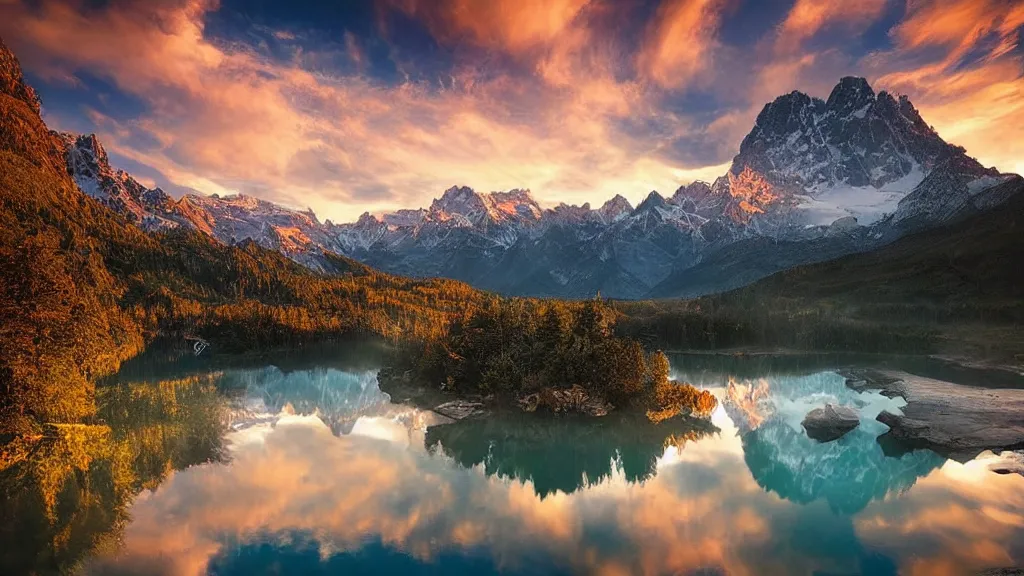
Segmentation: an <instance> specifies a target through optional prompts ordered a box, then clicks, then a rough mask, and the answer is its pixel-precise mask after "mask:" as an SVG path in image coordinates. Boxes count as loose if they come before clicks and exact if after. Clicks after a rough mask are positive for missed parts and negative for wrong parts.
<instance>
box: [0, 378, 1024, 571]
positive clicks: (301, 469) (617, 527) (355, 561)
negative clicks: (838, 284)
mask: <svg viewBox="0 0 1024 576" xmlns="http://www.w3.org/2000/svg"><path fill="white" fill-rule="evenodd" d="M686 368H688V367H686V366H680V365H677V366H676V372H677V374H678V375H681V374H682V373H683V372H686ZM691 375H692V376H693V378H692V379H694V380H699V379H701V378H703V383H704V384H705V385H707V386H713V387H714V388H715V390H716V393H717V394H718V396H719V398H720V399H722V400H723V402H722V406H721V407H720V408H719V409H718V410H717V411H716V412H715V413H714V414H713V416H712V424H713V425H714V427H715V429H716V430H717V431H714V433H710V434H707V432H711V431H712V429H711V428H707V429H700V430H699V431H696V432H694V431H693V430H692V429H690V430H668V429H666V428H660V427H659V428H656V429H653V428H652V429H644V428H643V427H642V426H633V425H632V423H630V422H628V421H627V419H626V418H625V417H624V416H623V415H619V416H616V417H614V418H606V419H602V420H573V419H566V418H563V419H537V418H535V416H536V415H532V416H526V415H519V414H505V415H500V416H499V417H496V418H494V419H490V420H481V421H464V422H458V423H452V422H450V421H447V420H444V419H441V418H440V417H437V416H435V415H433V414H432V413H430V412H423V411H420V410H416V409H414V408H410V407H407V406H402V405H396V404H390V403H388V402H387V399H386V397H385V396H383V395H382V394H381V393H380V392H379V390H378V389H377V388H376V386H375V379H374V377H373V371H372V369H368V368H367V367H365V366H350V367H346V366H340V365H336V364H335V365H331V366H327V365H316V364H313V365H303V366H298V365H293V366H292V367H290V368H287V369H280V368H276V367H269V366H257V367H247V368H246V367H233V368H222V367H218V368H216V369H215V370H213V371H210V372H208V373H206V375H205V376H200V375H199V374H197V373H195V372H194V371H193V372H191V373H190V374H189V375H186V376H182V375H180V374H179V375H173V376H168V377H166V378H165V379H163V380H158V381H149V382H143V381H132V382H129V381H122V382H121V383H120V384H119V385H118V387H117V388H116V389H111V390H106V391H102V393H103V394H105V395H107V396H106V397H107V399H108V400H109V404H108V406H109V407H108V408H105V410H106V412H105V418H106V422H107V424H108V425H109V428H105V430H106V431H105V432H103V431H102V430H100V428H102V427H96V428H92V429H90V430H93V431H94V432H96V431H100V432H98V433H99V436H97V437H90V438H84V437H83V438H80V439H79V440H77V441H67V442H66V443H64V444H60V443H57V442H55V443H53V444H51V445H50V446H52V448H51V450H54V451H55V452H54V454H53V455H52V457H48V458H45V459H33V460H31V462H33V464H32V466H21V467H18V468H19V469H20V470H21V473H20V474H21V475H20V476H19V478H21V479H22V480H24V481H26V482H27V481H31V482H34V484H31V486H32V487H33V488H32V489H31V490H23V488H25V487H26V486H28V484H25V483H24V482H23V483H21V484H9V483H8V482H9V481H11V480H12V477H11V476H10V473H11V472H10V470H7V471H5V472H4V474H7V476H3V477H2V479H0V480H2V482H3V487H4V489H5V495H15V494H23V496H20V497H18V498H15V499H14V500H11V501H8V500H7V499H5V501H4V502H3V503H2V504H0V506H3V509H2V512H3V513H4V514H6V516H5V518H8V517H10V518H16V519H17V522H15V526H16V528H15V529H8V528H5V529H6V530H7V532H5V533H4V537H5V540H4V541H5V546H4V547H3V548H4V552H3V554H4V564H3V568H4V570H3V573H5V574H6V573H11V574H19V573H24V572H27V571H29V569H30V568H33V567H35V568H36V569H39V570H41V571H44V570H48V569H52V568H53V567H55V566H59V567H62V568H65V569H72V570H71V571H79V572H82V573H84V574H173V575H179V574H180V575H190V574H206V573H216V574H254V573H255V574H259V573H270V572H273V573H285V574H300V573H301V574H308V573H339V572H340V573H374V574H377V573H394V574H418V573H465V574H481V573H483V574H486V573H498V572H501V573H511V574H517V573H522V574H547V573H550V574H568V573H577V574H693V573H705V574H740V575H743V574H812V573H819V574H821V573H830V574H858V573H863V574H897V573H902V574H970V573H974V572H977V571H979V570H981V569H985V568H991V567H998V566H1012V565H1018V564H1021V563H1024V545H1022V543H1024V478H1021V477H1020V476H999V475H996V474H992V473H989V472H988V471H987V470H984V469H983V468H982V467H981V466H979V465H976V464H977V463H969V464H967V465H960V464H956V463H952V462H946V463H943V461H942V460H941V459H940V458H938V457H937V456H935V455H933V454H931V453H928V452H915V453H911V454H908V455H907V456H905V457H904V458H901V459H886V458H885V457H884V456H882V455H881V452H880V450H878V449H877V443H875V442H874V436H873V434H874V431H872V430H871V429H870V427H871V425H870V423H868V422H865V424H862V428H861V429H860V430H858V431H856V432H855V434H851V435H849V436H847V437H845V438H843V439H841V440H840V441H838V442H835V443H832V444H828V445H818V444H812V443H810V442H809V441H807V439H806V437H805V436H802V435H800V434H798V433H797V430H796V429H795V428H794V427H793V425H792V420H793V415H794V414H798V413H799V412H800V411H801V410H803V409H804V404H806V403H808V402H811V401H812V399H813V401H819V400H822V399H823V398H826V397H829V398H835V399H836V400H837V401H841V402H860V403H861V404H862V405H861V409H862V411H863V413H864V414H865V417H867V415H868V414H870V413H871V412H872V411H873V410H875V409H876V408H879V407H880V406H881V404H880V403H881V402H882V400H879V399H877V398H873V397H870V396H867V397H865V396H854V395H853V393H852V392H850V391H848V390H846V389H845V386H843V385H842V383H841V380H838V379H837V377H836V376H835V375H833V374H832V373H831V372H828V371H825V370H821V369H820V367H815V368H814V369H813V370H811V371H810V372H799V373H793V372H791V373H787V374H780V373H772V374H760V375H758V374H753V375H745V374H742V373H739V372H737V373H727V372H723V373H718V374H713V373H712V372H711V371H708V370H701V371H700V372H699V374H696V375H693V373H692V372H691ZM730 377H731V378H730ZM147 378H151V376H147ZM847 394H849V395H850V396H847ZM886 400H887V399H886ZM686 432H693V434H689V435H687V434H686ZM673 433H678V434H677V437H680V436H689V441H688V442H669V443H668V445H666V442H665V440H666V438H667V437H672V435H673ZM135 494H137V495H135ZM19 498H20V499H19ZM48 498H49V500H48ZM8 538H11V539H10V540H8ZM15 538H17V539H15ZM7 542H14V543H15V544H16V547H12V546H7V545H6V543H7ZM29 549H31V550H32V552H31V553H30V552H29V551H28V550H29ZM18 558H21V563H15V561H14V560H16V559H18ZM10 568H13V569H10Z"/></svg>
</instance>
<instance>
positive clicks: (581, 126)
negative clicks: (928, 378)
mask: <svg viewBox="0 0 1024 576" xmlns="http://www.w3.org/2000/svg"><path fill="white" fill-rule="evenodd" d="M896 1H897V0H889V1H885V0H859V1H851V2H838V1H835V2H833V1H828V2H809V1H805V0H797V1H796V2H794V3H793V4H792V5H791V6H789V7H787V9H786V10H785V11H776V12H777V13H776V14H774V16H773V17H768V18H766V17H765V15H764V12H765V11H769V8H768V7H766V6H765V7H761V8H759V10H760V11H761V12H760V13H758V14H752V13H750V11H749V10H748V7H747V6H746V4H744V3H740V2H736V1H734V0H732V1H730V0H661V1H657V0H650V1H648V0H635V1H632V0H631V1H628V2H613V1H611V0H556V1H550V2H549V1H543V2H542V1H532V0H530V1H511V0H500V1H485V0H480V1H477V0H440V1H437V2H433V1H431V2H428V1H426V0H378V1H377V2H376V3H374V4H372V5H371V4H369V2H362V3H359V2H356V3H343V4H345V6H337V7H331V6H328V7H321V6H318V7H317V8H316V9H315V10H313V9H310V8H309V7H308V6H306V5H305V4H304V3H299V4H298V5H296V6H294V7H291V8H282V13H281V14H276V15H272V16H266V15H258V16H253V15H251V14H247V13H245V12H236V11H233V10H237V8H234V7H233V6H234V3H232V6H231V7H229V6H228V5H227V4H224V5H222V4H221V3H219V2H217V1H215V0H156V1H151V2H135V1H131V0H111V1H109V2H104V3H96V2H91V1H87V0H44V1H41V2H26V1H22V0H0V34H2V35H3V36H4V39H5V41H7V42H8V44H10V45H12V47H13V48H14V49H15V50H16V51H17V53H18V54H19V56H20V57H21V59H22V61H23V63H24V64H25V67H26V69H27V70H28V72H29V74H30V77H31V78H32V79H33V80H34V81H35V82H37V83H38V84H40V89H41V93H42V95H43V98H44V109H45V113H46V117H47V120H48V121H49V122H50V123H51V124H53V125H54V127H56V128H68V129H77V130H87V131H96V132H98V133H99V134H100V136H101V138H102V140H103V141H104V142H105V143H106V145H107V147H108V148H109V150H110V151H111V152H112V153H113V156H114V159H115V162H118V161H121V162H123V163H125V164H129V165H131V166H141V167H143V171H144V172H146V174H147V175H148V177H150V178H152V179H153V180H154V181H155V182H157V183H158V184H161V185H163V186H167V187H168V189H170V190H172V191H173V190H188V189H193V190H198V191H200V192H204V193H214V192H218V193H225V192H231V191H240V192H245V193H249V194H253V195H256V196H260V197H263V198H266V199H270V200H274V201H278V202H282V203H285V204H288V205H291V206H294V207H300V208H304V207H306V206H310V207H312V208H314V209H315V210H316V211H317V212H318V214H320V215H321V216H322V217H329V218H332V219H335V220H344V219H351V218H354V217H356V216H357V215H358V214H359V213H361V212H363V211H365V210H370V211H380V210H389V209H395V208H400V207H415V206H422V205H426V204H428V203H429V202H430V199H431V198H433V197H435V196H437V195H438V194H439V193H440V192H441V191H442V190H444V189H445V188H447V187H449V186H451V185H453V184H467V185H471V186H473V187H476V188H478V189H481V190H496V189H508V188H512V187H521V188H531V189H532V190H533V191H534V193H535V194H536V195H537V197H538V198H539V199H540V200H541V201H542V202H545V203H549V204H553V203H557V202H560V201H566V202H574V203H582V202H586V201H589V202H591V203H592V204H599V203H601V202H602V201H604V200H605V199H607V198H609V197H611V196H612V195H614V194H616V193H622V194H624V195H626V196H627V197H629V198H630V199H631V200H633V201H637V200H639V199H640V198H642V197H643V196H644V195H646V193H647V192H648V191H650V190H652V189H657V190H660V191H661V192H663V193H671V192H673V191H674V189H675V188H676V187H678V186H679V185H681V184H685V183H688V182H689V181H691V180H693V179H704V180H711V179H714V178H715V177H717V176H720V175H721V174H722V173H724V171H725V169H726V168H727V166H728V162H729V160H730V159H731V157H732V155H733V154H734V153H735V151H736V149H737V148H738V145H739V141H740V140H741V139H742V138H743V136H744V135H745V134H746V132H747V131H749V129H750V127H751V124H752V122H753V118H754V116H755V115H756V113H757V111H758V110H759V109H760V108H761V106H763V104H764V103H765V102H766V101H768V100H770V99H772V98H774V97H775V96H777V95H779V94H781V93H785V92H788V91H790V90H794V89H801V90H805V91H807V92H809V93H812V94H814V95H818V96H825V95H827V91H828V90H829V89H830V87H831V86H832V85H833V84H834V83H835V81H836V80H837V79H838V77H840V76H842V75H846V74H861V75H866V76H867V77H868V78H869V80H871V81H872V82H874V83H877V84H878V85H879V86H880V87H885V88H890V89H893V90H898V91H901V92H905V93H908V94H909V95H910V96H911V99H912V100H913V101H914V102H915V104H917V105H918V106H919V108H920V109H921V110H922V113H923V114H924V117H925V119H926V120H928V121H929V122H931V123H933V124H934V125H935V126H936V128H937V129H938V130H939V132H940V134H942V135H943V136H944V137H946V138H948V139H950V140H951V141H953V142H955V143H958V144H961V145H964V146H966V147H967V149H968V151H969V152H970V153H972V154H973V155H976V156H978V157H979V159H980V160H981V161H982V162H984V163H986V164H994V165H996V166H997V167H999V168H1001V169H1004V170H1018V171H1019V170H1024V166H1022V165H1021V163H1022V161H1021V160H1020V158H1024V149H1022V148H1021V146H1024V144H1021V143H1020V140H1019V139H1018V138H1016V137H1015V136H1014V137H1013V138H1010V136H1011V135H1012V134H1015V132H1016V131H1017V130H1016V129H1017V128H1019V127H1020V126H1022V125H1024V97H1022V96H1021V94H1022V92H1024V91H1022V90H1021V70H1022V63H1021V57H1022V56H1021V51H1020V48H1019V47H1018V41H1019V33H1020V27H1021V25H1022V24H1024V9H1022V8H1021V4H1019V3H1012V2H1002V1H998V0H988V1H986V0H978V1H972V0H962V1H956V2H916V1H915V2H909V4H908V5H907V6H906V7H905V9H903V10H900V9H893V6H894V2H896ZM886 18H889V20H886ZM896 18H899V19H898V20H897V19H896ZM869 29H875V30H881V31H882V33H881V34H876V36H877V38H876V37H874V36H872V37H871V38H861V35H864V34H866V33H867V32H868V30H869ZM885 30H889V31H890V32H889V34H888V35H885V34H884V31H885ZM851 40H857V41H853V42H851ZM812 46H813V48H812Z"/></svg>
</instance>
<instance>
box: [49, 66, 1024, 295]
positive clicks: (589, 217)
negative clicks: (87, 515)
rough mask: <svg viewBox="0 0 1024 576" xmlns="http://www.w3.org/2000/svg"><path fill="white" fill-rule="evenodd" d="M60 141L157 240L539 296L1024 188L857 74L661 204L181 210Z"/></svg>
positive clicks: (776, 261)
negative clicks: (228, 246)
mask: <svg viewBox="0 0 1024 576" xmlns="http://www.w3.org/2000/svg"><path fill="white" fill-rule="evenodd" d="M60 139H61V141H62V142H64V146H65V158H66V161H67V166H68V170H69V172H70V173H71V174H72V176H74V178H75V180H76V182H77V183H78V185H79V186H80V187H81V188H82V190H83V191H84V192H86V193H87V194H90V195H92V196H94V197H97V198H99V199H101V201H103V202H104V203H106V204H107V205H108V206H110V207H112V208H114V209H115V210H117V211H119V212H121V213H122V214H124V215H125V216H126V217H127V218H128V219H129V220H131V221H132V222H135V223H136V224H138V225H139V226H141V227H143V228H144V229H147V230H159V229H163V228H168V227H175V226H189V227H193V228H196V229H198V230H200V231H203V232H205V233H206V234H209V235H211V236H213V237H215V238H217V239H218V240H220V241H222V242H225V243H231V242H236V241H241V240H243V239H245V238H249V239H252V240H253V241H255V242H257V243H258V244H260V245H261V246H264V247H266V248H272V249H276V250H280V251H281V252H282V253H284V254H286V255H288V256H289V257H291V258H292V259H294V260H296V261H298V262H300V263H302V264H305V265H307V266H310V267H312V268H316V269H323V268H324V267H325V265H324V260H325V258H326V256H325V253H326V252H336V253H339V254H343V255H345V256H349V257H352V258H354V259H357V260H359V261H362V262H364V263H366V264H368V265H370V266H373V267H376V268H379V269H382V270H385V271H388V272H392V273H396V274H402V275H407V276H418V277H430V276H441V277H449V278H454V279H458V280H463V281H466V282H469V283H470V284H473V285H475V286H478V287H481V288H485V289H489V290H494V291H497V292H502V293H506V294H514V295H529V296H556V297H570V298H572V297H588V296H592V295H593V294H595V293H597V292H600V293H602V294H603V295H606V296H611V297H620V298H639V297H646V296H676V295H699V294H704V293H708V292H714V291H720V290H724V289H730V288H735V287H738V286H742V285H744V284H747V283H749V282H752V281H755V280H757V279H759V278H761V277H764V276H767V275H768V274H771V273H773V272H776V271H778V270H782V269H786V268H789V267H792V266H795V265H800V264H806V263H813V262H818V261H821V260H824V259H828V258H834V257H838V256H842V255H844V254H849V253H852V252H858V251H864V250H869V249H872V248H875V247H877V246H880V245H882V244H886V243H888V242H891V241H892V240H895V239H896V238H899V237H901V236H903V235H905V234H906V233H908V232H911V231H915V230H920V229H925V228H929V227H932V226H936V225H940V224H943V223H948V222H950V221H953V220H956V219H959V218H962V217H965V216H967V215H969V214H973V213H975V212H977V211H979V210H984V209H988V208H991V207H993V206H995V205H997V204H999V203H1000V202H1002V201H1005V200H1006V199H1007V197H1008V192H1006V190H1016V187H1006V186H1001V185H1002V184H1005V183H1006V182H1007V181H1008V180H1010V179H1012V178H1013V176H1012V175H1002V174H999V173H998V171H996V170H994V169H989V168H985V167H983V166H981V165H980V164H979V163H978V162H977V161H976V160H974V159H973V158H971V157H969V156H967V154H966V152H965V151H964V149H963V148H960V147H957V146H954V145H951V144H948V143H946V142H945V141H943V140H942V138H941V137H940V136H939V135H938V134H937V133H936V132H935V131H934V130H933V129H932V128H931V127H930V126H928V125H927V123H925V121H924V120H923V119H922V118H921V116H920V114H919V113H918V112H917V110H916V108H914V106H913V104H911V103H910V100H909V99H908V98H907V97H906V96H899V97H894V96H892V95H890V94H889V93H887V92H880V93H878V94H876V93H875V92H874V91H873V89H872V88H871V86H870V85H869V84H868V83H867V81H866V80H864V79H863V78H852V77H848V78H843V79H842V80H840V82H839V83H838V84H837V85H836V87H835V88H834V89H833V90H832V92H831V94H830V95H829V97H828V99H827V100H821V99H819V98H812V97H810V96H808V95H806V94H803V93H801V92H792V93H790V94H786V95H783V96H780V97H779V98H777V99H775V101H773V102H771V103H769V104H766V105H765V107H764V109H763V110H762V111H761V113H760V114H759V115H758V117H757V121H756V123H755V125H754V128H753V129H752V130H751V132H750V133H749V134H748V135H747V137H746V138H744V140H743V142H742V144H741V146H740V150H739V153H738V154H737V155H736V157H735V158H734V160H733V163H732V165H731V168H730V170H729V171H728V172H727V173H726V174H725V175H724V176H722V177H720V178H718V179H716V180H715V182H713V183H706V182H694V183H691V184H688V185H686V186H681V187H679V188H678V189H677V190H676V191H675V192H674V193H673V194H672V195H671V196H669V197H664V196H662V195H661V194H659V193H658V192H657V191H652V192H651V193H650V194H649V195H648V196H647V197H646V198H645V199H644V200H643V201H642V202H641V203H640V204H639V205H637V206H636V207H635V208H634V207H632V206H631V205H630V203H629V202H628V201H627V200H626V199H625V198H624V197H622V196H621V195H617V196H616V197H614V198H612V199H610V200H608V201H607V202H605V203H604V204H603V205H602V206H601V207H600V208H597V209H594V208H591V207H590V205H589V204H585V205H583V206H569V205H566V204H561V205H558V206H555V207H553V208H548V209H543V208H541V206H540V205H539V203H538V202H537V201H536V200H535V199H534V198H533V196H532V195H531V193H530V191H528V190H518V189H516V190H510V191H507V192H491V193H478V192H476V191H474V190H473V189H471V188H468V187H465V186H454V187H452V188H449V189H448V190H446V191H445V192H444V193H443V194H442V195H441V196H440V197H439V198H436V199H435V200H434V201H433V202H432V203H431V204H430V206H429V207H428V208H420V209H406V210H399V211H396V212H391V213H386V214H380V215H371V214H369V213H366V214H363V215H362V216H361V217H360V218H359V219H358V220H357V221H356V222H353V223H347V224H335V223H332V222H330V221H326V222H320V221H319V220H318V219H317V218H316V216H315V214H313V213H312V211H297V210H291V209H287V208H284V207H281V206H277V205H275V204H272V203H270V202H266V201H262V200H258V199H256V198H252V197H249V196H244V195H238V196H234V195H233V196H225V197H217V196H202V195H198V194H187V195H185V196H184V197H183V198H182V199H180V200H177V201H175V200H174V199H172V198H170V197H169V196H168V195H167V194H165V193H164V192H163V191H161V190H160V189H159V188H156V189H152V190H149V189H147V188H146V187H145V186H143V185H141V184H139V183H138V182H137V181H136V180H135V179H134V178H132V177H131V176H130V175H127V174H125V173H123V172H121V171H116V172H115V171H113V170H112V169H111V168H110V166H109V162H108V161H107V158H106V154H105V152H103V150H102V146H101V145H100V144H99V142H98V141H97V140H96V138H95V137H94V136H81V137H73V136H70V135H60ZM1000 190H1001V191H1002V192H1000ZM729 270H732V271H733V272H734V273H729V272H728V271H729Z"/></svg>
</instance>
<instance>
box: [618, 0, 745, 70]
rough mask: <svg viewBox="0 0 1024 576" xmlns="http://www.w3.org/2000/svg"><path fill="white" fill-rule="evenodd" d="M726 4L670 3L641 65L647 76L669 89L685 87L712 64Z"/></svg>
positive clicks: (716, 0)
mask: <svg viewBox="0 0 1024 576" xmlns="http://www.w3.org/2000/svg"><path fill="white" fill-rule="evenodd" d="M724 5H725V2H724V1H722V0H666V1H665V2H664V3H662V4H661V6H659V8H658V12H657V14H656V15H655V17H654V19H653V20H652V21H651V23H650V26H649V27H648V30H647V32H646V33H645V36H647V38H648V40H647V42H645V43H644V46H643V47H642V48H641V51H640V54H639V56H638V59H637V64H638V66H639V67H640V69H641V70H642V71H643V73H644V75H645V76H646V77H648V78H650V79H651V80H653V81H654V82H656V83H657V84H659V85H661V86H663V87H667V88H677V87H680V86H685V85H686V84H687V83H689V82H691V81H692V80H694V78H696V77H697V76H698V75H699V74H700V73H701V72H703V71H704V70H705V69H707V67H709V66H710V65H711V63H712V59H713V57H714V54H715V49H716V48H717V46H718V43H717V32H718V27H719V25H720V24H721V18H722V11H723V10H724V7H725V6H724Z"/></svg>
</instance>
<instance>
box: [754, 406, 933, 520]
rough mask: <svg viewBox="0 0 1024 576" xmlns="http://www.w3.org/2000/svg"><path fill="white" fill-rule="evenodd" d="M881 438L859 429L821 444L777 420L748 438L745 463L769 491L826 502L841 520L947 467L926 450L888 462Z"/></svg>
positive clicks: (799, 499) (803, 501) (800, 500)
mask: <svg viewBox="0 0 1024 576" xmlns="http://www.w3.org/2000/svg"><path fill="white" fill-rule="evenodd" d="M876 436H877V434H875V433H873V432H870V431H868V430H865V429H862V428H858V429H856V430H854V431H853V432H850V433H849V434H847V435H846V436H844V437H842V438H840V439H839V440H836V441H834V442H827V443H824V444H819V443H818V442H816V441H814V440H811V439H810V438H808V437H807V435H806V434H805V433H804V432H803V431H802V430H800V431H798V430H795V429H794V428H793V427H792V426H790V425H789V424H787V423H786V422H785V421H783V420H782V419H779V418H771V419H769V420H767V421H766V422H764V423H763V424H762V425H761V426H760V427H758V428H757V429H756V430H753V431H751V432H747V433H746V434H744V435H743V459H744V460H745V461H746V463H747V467H748V468H750V472H751V474H753V476H754V480H756V481H757V483H758V485H760V486H761V487H762V488H764V489H765V490H767V491H769V492H775V493H777V494H778V495H779V496H781V497H783V498H785V499H787V500H790V501H793V502H797V503H800V504H807V503H810V502H813V501H815V500H818V499H824V500H825V501H826V502H828V505H829V507H830V508H831V509H832V510H833V511H834V512H837V513H841V514H853V513H856V512H859V511H860V510H863V509H864V507H865V506H867V505H868V504H869V503H870V502H871V501H872V500H878V499H881V498H883V497H885V495H886V494H889V493H890V492H898V493H903V492H905V491H906V490H908V489H909V488H910V487H911V486H913V485H914V483H915V482H917V479H918V478H920V477H922V476H925V475H927V474H928V473H929V472H931V471H932V470H934V469H935V468H938V467H939V466H940V465H941V464H942V463H943V462H944V461H945V459H944V458H942V457H941V456H939V455H937V454H935V453H934V452H930V451H926V450H920V451H916V452H911V453H909V454H906V455H904V456H903V457H902V458H890V457H887V456H885V455H884V454H883V453H882V448H881V447H880V446H879V445H878V442H876V441H875V438H876Z"/></svg>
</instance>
